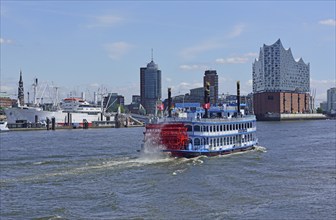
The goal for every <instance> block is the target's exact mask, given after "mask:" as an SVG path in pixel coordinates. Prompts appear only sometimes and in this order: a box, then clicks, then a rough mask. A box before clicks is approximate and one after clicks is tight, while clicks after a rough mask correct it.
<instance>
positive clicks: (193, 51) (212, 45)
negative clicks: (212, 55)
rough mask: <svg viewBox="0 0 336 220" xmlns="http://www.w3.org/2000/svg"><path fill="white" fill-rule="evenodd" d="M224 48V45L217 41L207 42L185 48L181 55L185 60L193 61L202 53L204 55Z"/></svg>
mask: <svg viewBox="0 0 336 220" xmlns="http://www.w3.org/2000/svg"><path fill="white" fill-rule="evenodd" d="M222 47H223V44H220V43H218V42H216V41H207V42H203V43H200V44H197V45H195V46H192V47H188V48H184V49H183V50H182V51H181V52H180V55H181V56H182V57H183V58H184V59H192V58H194V57H196V56H197V55H199V54H200V53H203V52H206V51H209V50H214V49H218V48H222Z"/></svg>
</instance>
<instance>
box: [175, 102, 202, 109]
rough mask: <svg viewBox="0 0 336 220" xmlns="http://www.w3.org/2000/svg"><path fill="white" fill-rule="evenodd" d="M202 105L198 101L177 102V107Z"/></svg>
mask: <svg viewBox="0 0 336 220" xmlns="http://www.w3.org/2000/svg"><path fill="white" fill-rule="evenodd" d="M200 106H201V104H200V103H198V102H185V103H175V108H198V107H200Z"/></svg>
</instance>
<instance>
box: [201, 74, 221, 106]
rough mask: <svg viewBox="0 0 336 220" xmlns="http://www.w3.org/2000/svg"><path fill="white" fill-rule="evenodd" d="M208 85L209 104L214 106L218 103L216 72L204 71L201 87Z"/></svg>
mask: <svg viewBox="0 0 336 220" xmlns="http://www.w3.org/2000/svg"><path fill="white" fill-rule="evenodd" d="M207 82H209V83H210V103H211V104H212V105H216V104H217V101H218V75H217V72H216V70H206V71H205V73H204V77H203V87H204V88H205V85H206V83H207Z"/></svg>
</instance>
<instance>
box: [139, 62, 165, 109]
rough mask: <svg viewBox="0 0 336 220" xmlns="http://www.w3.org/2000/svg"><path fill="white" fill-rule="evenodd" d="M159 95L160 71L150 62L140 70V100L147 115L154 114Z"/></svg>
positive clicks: (160, 95)
mask: <svg viewBox="0 0 336 220" xmlns="http://www.w3.org/2000/svg"><path fill="white" fill-rule="evenodd" d="M161 93H162V92H161V70H159V67H158V65H157V64H156V63H154V61H153V60H152V61H151V62H150V63H148V64H147V67H141V68H140V99H141V105H142V106H143V107H144V108H145V109H146V113H147V114H154V113H155V110H156V105H157V102H158V101H159V100H161V97H162V94H161Z"/></svg>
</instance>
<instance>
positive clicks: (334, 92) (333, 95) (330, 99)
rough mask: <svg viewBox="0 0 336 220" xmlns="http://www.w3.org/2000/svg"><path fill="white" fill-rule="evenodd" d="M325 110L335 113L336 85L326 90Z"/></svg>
mask: <svg viewBox="0 0 336 220" xmlns="http://www.w3.org/2000/svg"><path fill="white" fill-rule="evenodd" d="M326 110H327V112H328V113H331V114H335V113H336V87H334V88H330V89H328V90H327V109H326Z"/></svg>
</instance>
